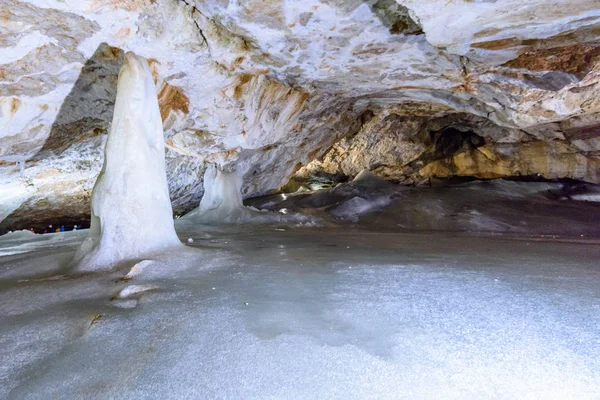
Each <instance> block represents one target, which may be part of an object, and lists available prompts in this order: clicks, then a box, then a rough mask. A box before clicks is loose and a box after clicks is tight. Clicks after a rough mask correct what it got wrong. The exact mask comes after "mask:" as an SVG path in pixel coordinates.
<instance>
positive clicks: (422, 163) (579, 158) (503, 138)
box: [295, 113, 600, 184]
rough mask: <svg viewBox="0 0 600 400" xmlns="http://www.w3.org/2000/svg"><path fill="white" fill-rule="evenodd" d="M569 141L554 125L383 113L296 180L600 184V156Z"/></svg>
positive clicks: (449, 116)
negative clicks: (366, 177)
mask: <svg viewBox="0 0 600 400" xmlns="http://www.w3.org/2000/svg"><path fill="white" fill-rule="evenodd" d="M578 132H580V134H581V132H582V130H579V131H578ZM554 135H556V136H557V137H555V136H554ZM570 139H571V140H569V139H568V138H567V137H566V136H565V135H564V130H561V127H560V124H555V125H551V126H543V127H536V128H532V129H524V130H523V129H516V128H505V127H500V126H498V125H495V124H494V123H492V122H491V121H490V120H488V119H486V118H482V117H477V116H474V115H472V114H450V115H447V116H444V117H437V118H432V117H414V116H413V117H407V116H401V115H398V114H394V113H391V114H390V113H381V114H379V115H377V116H374V117H373V118H372V119H371V120H370V121H369V122H368V123H366V124H364V125H363V127H362V129H361V130H360V132H359V133H357V134H356V135H353V136H350V137H346V138H344V139H342V140H340V141H339V142H337V143H336V144H334V145H333V146H332V148H331V149H330V150H329V151H328V152H327V153H326V154H325V155H324V156H323V157H322V158H321V159H319V160H314V161H312V162H311V163H310V164H308V165H307V166H306V167H304V168H302V169H301V170H300V171H298V173H297V174H296V175H295V178H296V179H297V180H300V181H302V180H311V179H315V178H318V176H319V175H322V174H323V173H325V174H329V175H334V176H338V177H340V178H338V179H343V177H353V176H356V175H357V174H358V173H359V172H360V171H362V170H364V169H367V170H370V171H372V172H373V173H375V174H377V175H379V176H381V177H384V178H387V179H394V180H398V181H400V182H403V183H406V184H422V183H428V182H429V178H447V177H453V176H459V177H477V178H483V179H493V178H501V177H507V176H508V177H519V176H524V177H529V176H536V177H540V176H541V177H543V178H547V179H560V178H572V179H578V180H583V181H588V182H593V183H600V158H598V157H597V156H596V155H594V154H593V153H592V152H588V151H585V150H583V149H582V146H581V145H580V146H578V145H577V143H578V141H577V140H573V139H574V138H573V137H571V138H570Z"/></svg>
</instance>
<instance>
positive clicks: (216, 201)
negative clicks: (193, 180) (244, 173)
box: [186, 164, 258, 223]
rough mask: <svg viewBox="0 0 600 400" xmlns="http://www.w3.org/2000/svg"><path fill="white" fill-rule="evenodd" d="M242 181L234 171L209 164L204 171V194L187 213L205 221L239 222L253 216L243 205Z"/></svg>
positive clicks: (200, 220) (188, 217) (189, 216)
mask: <svg viewBox="0 0 600 400" xmlns="http://www.w3.org/2000/svg"><path fill="white" fill-rule="evenodd" d="M241 187H242V182H241V180H240V177H239V176H238V175H237V173H235V172H230V171H223V170H221V169H219V168H217V167H216V166H215V165H213V164H211V165H209V166H208V168H207V169H206V172H204V196H203V197H202V200H201V201H200V206H199V207H198V208H197V209H195V210H193V211H192V212H191V213H190V214H188V216H186V217H187V219H190V218H195V219H197V220H198V221H199V222H205V223H241V222H247V221H248V220H250V219H252V217H253V216H255V215H254V214H257V215H258V213H255V212H254V211H253V210H250V209H248V208H246V207H244V203H243V200H242V193H241Z"/></svg>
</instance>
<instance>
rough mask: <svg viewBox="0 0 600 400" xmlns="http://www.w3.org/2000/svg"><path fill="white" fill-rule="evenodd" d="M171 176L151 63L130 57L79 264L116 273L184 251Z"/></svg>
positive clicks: (77, 259)
mask: <svg viewBox="0 0 600 400" xmlns="http://www.w3.org/2000/svg"><path fill="white" fill-rule="evenodd" d="M179 245H181V242H180V241H179V239H178V238H177V235H176V233H175V228H174V224H173V212H172V208H171V202H170V199H169V191H168V186H167V178H166V173H165V151H164V138H163V128H162V120H161V117H160V111H159V107H158V99H157V96H156V87H155V85H154V81H153V78H152V74H151V72H150V68H149V67H148V62H147V61H146V60H145V59H144V58H142V57H138V56H136V55H135V54H133V53H131V52H130V53H127V54H126V55H125V60H124V63H123V67H122V68H121V72H120V73H119V83H118V89H117V99H116V103H115V111H114V116H113V122H112V126H111V130H110V133H109V136H108V140H107V142H106V148H105V151H104V166H103V167H102V171H101V172H100V176H99V177H98V180H97V181H96V184H95V186H94V190H93V192H92V221H91V228H90V237H89V238H88V239H86V241H85V242H84V243H83V244H82V246H81V248H80V249H79V250H78V252H77V254H76V255H75V259H74V262H75V263H77V268H78V269H80V270H93V269H99V268H106V267H110V266H112V265H114V264H116V263H118V262H120V261H125V260H129V259H136V258H141V257H144V256H145V255H147V254H151V253H155V252H158V251H161V250H164V249H167V248H170V247H174V246H179Z"/></svg>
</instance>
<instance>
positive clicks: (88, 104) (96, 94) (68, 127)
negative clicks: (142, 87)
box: [34, 43, 124, 159]
mask: <svg viewBox="0 0 600 400" xmlns="http://www.w3.org/2000/svg"><path fill="white" fill-rule="evenodd" d="M123 55H124V52H123V50H121V49H119V48H117V47H112V46H109V45H108V44H107V43H101V44H100V46H98V48H97V49H96V51H95V52H94V54H93V55H92V57H91V58H90V59H88V60H87V61H86V63H85V65H84V66H83V68H82V69H81V73H80V74H79V77H78V78H77V81H76V82H75V85H74V86H73V89H71V92H70V93H69V95H68V96H67V97H66V98H65V100H64V102H63V104H62V106H61V107H60V111H59V112H58V115H57V117H56V120H55V121H54V124H53V125H52V128H51V131H50V135H49V136H48V139H47V140H46V142H45V143H44V146H43V147H42V149H41V150H40V151H39V152H38V154H37V155H36V156H35V157H34V159H43V158H45V156H46V155H47V151H51V152H52V153H54V154H57V155H58V154H61V153H62V152H63V151H65V150H66V149H67V148H68V147H69V146H71V145H72V144H73V143H75V142H77V141H79V140H81V139H82V138H83V137H86V136H92V135H98V134H102V133H106V132H108V128H109V126H110V123H111V120H112V115H113V110H114V107H115V99H116V97H117V81H118V79H119V69H120V68H121V64H122V63H123Z"/></svg>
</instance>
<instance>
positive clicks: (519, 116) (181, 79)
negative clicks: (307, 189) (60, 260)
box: [0, 0, 600, 227]
mask: <svg viewBox="0 0 600 400" xmlns="http://www.w3.org/2000/svg"><path fill="white" fill-rule="evenodd" d="M599 38H600V5H599V3H598V1H597V0H560V1H550V2H549V1H541V0H429V1H423V0H420V1H417V0H369V1H362V0H320V1H319V0H215V1H200V0H3V2H2V5H1V6H0V169H1V173H0V179H1V180H2V182H0V183H1V184H2V185H3V189H2V193H1V196H2V203H3V208H2V209H0V220H4V221H3V222H2V224H3V226H5V227H6V226H12V225H15V224H18V223H19V221H24V220H27V218H29V219H31V218H34V217H35V218H37V219H39V220H47V219H48V218H50V217H52V218H59V217H62V218H66V217H69V218H74V219H76V218H85V217H87V215H88V214H89V195H90V193H91V189H92V186H93V182H94V180H95V177H96V176H97V175H98V173H99V170H100V168H101V165H102V158H103V155H102V148H103V143H104V141H105V139H106V133H107V131H108V127H109V124H110V121H111V118H112V109H113V106H114V99H115V94H116V83H117V75H118V72H119V67H120V63H121V61H122V57H123V54H124V52H125V51H129V50H132V51H135V52H136V53H137V54H139V55H141V56H144V57H146V58H147V59H148V60H149V63H150V65H151V68H152V70H153V73H154V75H155V80H156V83H157V90H158V97H159V103H160V107H161V116H162V118H163V122H164V128H165V140H166V146H167V154H166V157H167V169H168V171H167V174H168V180H169V186H170V191H171V198H172V201H173V206H174V209H175V211H176V212H178V213H181V212H184V211H186V210H189V209H191V208H193V207H195V206H196V205H197V203H198V201H199V198H200V197H201V194H202V190H203V189H202V174H203V171H204V169H205V167H206V164H207V163H209V162H210V163H217V164H219V165H221V166H223V167H224V168H235V169H237V170H239V171H241V173H242V174H243V178H244V193H245V196H246V197H249V196H255V195H259V194H264V193H268V192H270V191H273V190H276V189H277V188H279V187H281V186H282V185H283V184H285V183H286V182H287V181H288V180H289V179H290V177H292V176H294V174H296V176H298V177H303V176H308V175H310V174H311V173H315V172H319V171H324V172H329V173H334V174H345V175H352V174H356V173H358V172H359V171H360V170H361V169H364V168H368V169H370V170H372V171H373V172H375V173H377V174H379V175H381V176H384V177H386V178H391V179H396V180H399V181H401V182H405V183H410V184H420V183H421V182H423V181H424V180H426V179H428V178H429V177H436V176H437V177H444V176H455V175H457V176H473V177H479V178H496V177H502V176H520V175H525V176H528V175H536V174H539V175H541V176H542V177H545V178H548V179H553V178H574V179H579V180H584V181H588V182H594V183H600V172H599V171H600V168H599V167H600V96H599V94H600V84H599V81H600V42H599V41H598V40H599ZM23 160H26V164H25V171H24V176H23V177H22V178H20V177H19V168H18V167H17V166H15V162H17V161H23Z"/></svg>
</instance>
